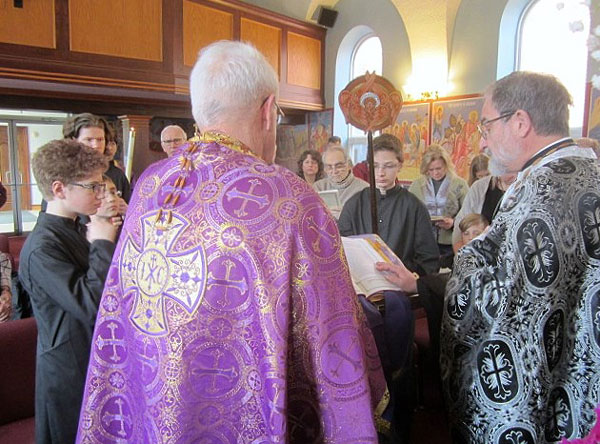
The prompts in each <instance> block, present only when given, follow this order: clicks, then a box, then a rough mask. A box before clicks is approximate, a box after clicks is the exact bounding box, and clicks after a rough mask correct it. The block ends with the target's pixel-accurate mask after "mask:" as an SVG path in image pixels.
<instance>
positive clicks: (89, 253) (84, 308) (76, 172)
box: [19, 132, 117, 444]
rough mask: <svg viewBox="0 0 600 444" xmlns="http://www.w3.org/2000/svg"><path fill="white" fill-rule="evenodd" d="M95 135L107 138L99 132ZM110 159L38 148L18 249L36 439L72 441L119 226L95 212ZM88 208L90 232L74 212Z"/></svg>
mask: <svg viewBox="0 0 600 444" xmlns="http://www.w3.org/2000/svg"><path fill="white" fill-rule="evenodd" d="M97 137H99V138H100V137H104V133H103V132H98V133H97ZM106 167H107V160H106V157H104V155H103V154H102V152H101V151H100V150H98V149H95V148H91V147H89V146H86V145H83V144H82V143H79V142H77V141H75V140H66V139H63V140H55V141H52V142H50V143H48V144H46V145H44V146H42V147H41V148H39V149H38V150H37V152H36V153H35V154H34V156H33V159H32V168H33V174H34V176H35V179H36V181H37V184H38V186H39V188H40V191H41V192H42V194H43V196H44V198H45V199H46V201H47V202H48V206H47V208H46V212H44V213H40V214H39V217H38V220H37V223H36V225H35V227H34V229H33V231H32V232H31V233H30V234H29V236H28V237H27V240H26V241H25V244H24V245H23V249H22V250H21V260H20V264H19V280H20V282H21V285H22V286H23V288H24V289H25V291H26V292H27V293H28V294H29V296H30V298H31V305H32V307H33V313H34V316H35V318H36V321H37V330H38V337H37V355H36V379H35V440H36V443H37V444H44V443H49V444H50V443H51V444H64V443H72V442H74V441H75V436H76V433H77V422H78V419H79V410H80V407H81V400H82V397H83V386H84V382H85V375H86V369H87V365H88V359H89V353H90V345H91V337H92V333H93V329H94V323H95V321H96V314H97V312H98V304H99V303H100V297H101V296H102V290H103V288H104V281H105V279H106V275H107V273H108V268H109V266H110V261H111V259H112V254H113V251H114V240H115V236H116V231H117V228H116V227H115V226H113V224H112V223H110V222H109V221H107V220H104V219H101V218H95V217H94V216H93V214H95V213H96V211H97V210H98V208H99V207H100V204H101V199H102V197H103V194H104V183H103V180H102V173H103V172H104V171H105V170H106ZM80 214H81V215H90V216H91V221H90V223H89V224H88V225H87V237H86V236H84V235H83V234H82V233H81V227H82V226H81V224H80V223H79V221H78V215H80Z"/></svg>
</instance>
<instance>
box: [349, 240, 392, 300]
mask: <svg viewBox="0 0 600 444" xmlns="http://www.w3.org/2000/svg"><path fill="white" fill-rule="evenodd" d="M342 243H343V245H344V251H345V253H346V259H347V261H348V266H349V267H350V274H351V275H352V279H353V280H354V281H356V283H357V285H355V288H356V287H357V286H360V287H362V288H363V289H364V293H365V294H366V296H370V295H372V294H373V293H376V292H378V291H383V290H400V287H398V286H397V285H394V284H392V283H391V282H388V281H387V280H386V279H385V277H384V276H383V273H381V272H379V271H377V270H376V269H375V263H376V262H389V259H388V258H386V257H385V256H383V255H382V254H381V253H379V252H378V251H377V250H375V248H373V246H372V245H371V244H370V243H369V241H368V240H367V239H364V238H360V237H342ZM357 291H358V290H357Z"/></svg>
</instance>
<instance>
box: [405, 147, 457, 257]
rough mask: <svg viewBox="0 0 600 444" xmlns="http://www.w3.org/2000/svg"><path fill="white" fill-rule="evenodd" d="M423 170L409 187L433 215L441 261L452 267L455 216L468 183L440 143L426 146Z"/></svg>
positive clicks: (434, 231) (433, 225)
mask: <svg viewBox="0 0 600 444" xmlns="http://www.w3.org/2000/svg"><path fill="white" fill-rule="evenodd" d="M420 172H421V175H420V176H419V177H418V178H417V179H415V180H414V181H413V183H412V184H411V186H410V188H409V189H408V191H410V192H411V193H413V194H414V195H415V196H417V197H418V198H419V200H420V201H421V202H423V203H424V204H425V206H426V207H427V211H429V215H430V216H431V217H432V218H433V219H432V221H433V224H432V230H433V233H434V236H435V238H436V241H437V245H438V248H439V250H440V254H441V265H442V267H447V268H452V258H453V256H454V251H453V250H452V227H453V226H454V224H455V221H454V217H455V216H456V214H457V213H458V212H459V210H460V208H461V207H462V204H463V200H464V198H465V195H466V194H467V190H468V189H469V186H468V185H467V182H465V180H464V179H463V178H461V177H459V176H457V175H456V174H455V173H454V167H453V165H452V160H450V156H449V155H448V152H447V151H446V150H445V149H443V148H442V147H441V146H439V145H430V146H429V147H428V148H427V150H425V153H424V154H423V160H422V162H421V166H420Z"/></svg>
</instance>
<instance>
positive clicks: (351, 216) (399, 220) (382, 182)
mask: <svg viewBox="0 0 600 444" xmlns="http://www.w3.org/2000/svg"><path fill="white" fill-rule="evenodd" d="M384 136H385V137H384ZM392 138H393V139H392ZM373 154H374V166H375V187H376V188H377V190H376V193H377V194H376V196H377V220H378V228H379V236H380V237H381V238H382V239H383V241H384V242H385V243H386V244H387V245H388V247H390V248H391V249H392V250H393V251H394V253H396V256H398V257H399V258H400V259H402V262H404V264H405V265H406V267H407V268H408V269H409V270H410V271H413V272H416V273H418V274H420V275H424V274H429V273H436V272H437V271H438V270H439V267H440V264H439V257H440V253H439V250H438V247H437V243H436V240H435V238H434V237H433V232H432V231H431V219H430V217H429V212H428V211H427V208H426V207H425V205H423V203H421V201H420V200H419V199H418V198H417V197H415V196H414V195H413V194H411V193H409V192H408V191H407V190H405V189H404V188H403V187H402V186H401V185H398V184H396V177H397V174H398V172H399V171H400V169H401V168H402V162H403V155H402V145H401V142H400V141H399V140H398V139H397V138H396V137H394V136H390V135H388V134H385V135H382V136H379V137H376V138H375V139H374V140H373ZM338 227H339V229H340V234H341V235H342V236H352V235H356V234H364V233H372V232H373V228H372V227H371V201H370V189H369V188H365V189H364V190H362V191H360V192H358V193H356V194H355V195H354V196H352V197H351V198H350V199H349V200H348V201H347V202H346V204H345V205H344V207H343V208H342V213H341V214H340V218H339V220H338Z"/></svg>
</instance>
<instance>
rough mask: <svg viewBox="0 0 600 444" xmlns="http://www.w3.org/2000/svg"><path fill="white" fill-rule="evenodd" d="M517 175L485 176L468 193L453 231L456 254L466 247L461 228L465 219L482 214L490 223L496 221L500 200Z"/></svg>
mask: <svg viewBox="0 0 600 444" xmlns="http://www.w3.org/2000/svg"><path fill="white" fill-rule="evenodd" d="M516 177H517V175H516V174H512V173H511V174H503V175H502V176H491V175H489V176H485V177H483V178H481V179H478V180H476V181H475V182H474V183H473V185H471V187H470V188H469V191H467V195H466V196H465V199H464V201H463V203H462V207H461V208H460V211H459V212H458V214H457V215H456V216H455V217H454V228H453V231H452V248H453V249H454V252H455V253H456V252H457V251H458V250H459V248H461V247H462V246H463V245H465V242H464V241H463V239H462V232H461V229H460V227H459V225H460V223H461V221H462V220H463V218H464V217H465V216H466V215H468V214H472V213H476V214H481V215H482V216H483V217H485V219H486V220H487V221H489V222H492V221H493V220H494V216H495V214H496V211H497V210H498V206H499V205H500V200H501V199H502V196H503V195H504V192H505V191H506V190H507V189H508V187H509V186H510V184H511V183H513V182H514V181H515V179H516Z"/></svg>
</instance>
